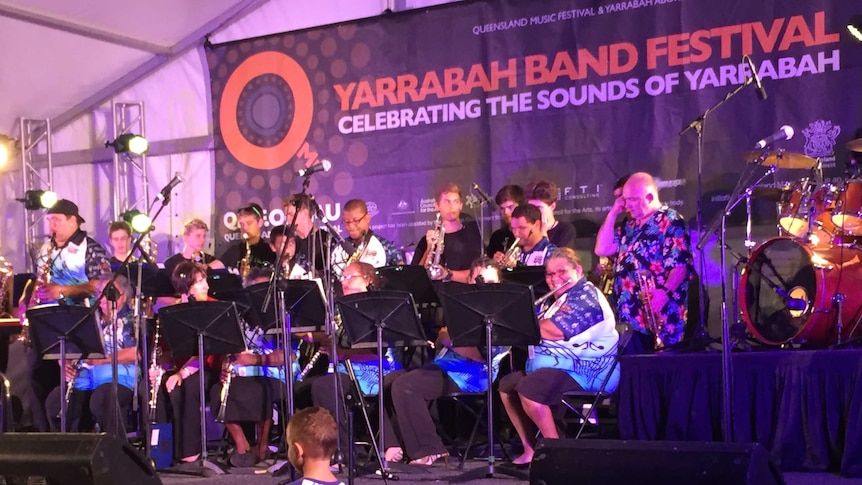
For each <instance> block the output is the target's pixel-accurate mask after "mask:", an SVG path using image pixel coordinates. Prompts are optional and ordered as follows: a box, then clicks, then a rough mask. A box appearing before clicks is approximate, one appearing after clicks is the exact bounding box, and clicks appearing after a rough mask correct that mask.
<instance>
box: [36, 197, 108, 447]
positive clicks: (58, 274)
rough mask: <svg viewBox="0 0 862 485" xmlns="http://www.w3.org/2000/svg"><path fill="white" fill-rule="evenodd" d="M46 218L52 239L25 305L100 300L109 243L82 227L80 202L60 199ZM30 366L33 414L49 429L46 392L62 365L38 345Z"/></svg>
mask: <svg viewBox="0 0 862 485" xmlns="http://www.w3.org/2000/svg"><path fill="white" fill-rule="evenodd" d="M46 212H47V215H46V216H45V219H46V220H47V221H48V230H49V232H50V233H51V240H49V241H47V242H45V244H43V245H42V248H41V249H40V250H39V254H38V255H37V256H36V267H37V272H36V280H35V281H34V282H33V284H34V285H35V288H33V289H32V292H35V295H32V297H29V298H28V297H26V295H29V294H30V293H31V292H30V291H29V290H28V291H27V292H26V293H25V298H24V299H23V300H22V302H23V305H22V311H23V310H24V309H25V308H26V305H27V304H28V303H31V302H32V303H33V304H37V303H38V304H45V303H56V302H59V301H63V302H65V303H68V304H73V305H81V304H83V303H84V301H85V300H87V299H91V300H90V303H93V302H94V301H95V300H94V299H93V297H94V296H95V294H96V284H97V283H98V281H99V278H100V277H101V276H102V273H103V272H104V273H110V271H111V267H110V264H109V263H108V256H107V252H106V251H105V248H103V247H102V245H100V244H99V243H98V242H96V240H95V239H93V238H91V237H89V236H87V233H86V232H85V231H82V230H81V224H83V223H84V218H83V217H81V216H80V215H79V214H78V206H77V205H75V203H74V202H72V201H70V200H66V199H60V200H58V201H57V203H56V204H55V205H54V206H53V207H51V208H50V209H48V210H47V211H46ZM27 367H28V369H27V370H28V374H29V376H30V392H29V393H28V396H27V397H28V399H29V401H30V409H31V412H32V417H33V426H34V427H36V429H38V430H40V431H47V430H48V420H47V416H46V414H45V408H44V404H45V398H46V396H47V395H48V393H49V392H50V391H51V389H52V388H53V387H54V386H56V385H57V384H59V374H60V373H59V370H60V369H59V367H57V364H55V363H53V362H47V361H44V362H43V361H42V359H41V356H40V355H39V354H38V352H36V351H35V350H34V349H29V350H28V351H27Z"/></svg>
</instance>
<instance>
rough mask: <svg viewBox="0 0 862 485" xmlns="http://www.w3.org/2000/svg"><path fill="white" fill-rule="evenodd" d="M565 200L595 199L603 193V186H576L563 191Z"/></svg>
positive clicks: (565, 188) (564, 188)
mask: <svg viewBox="0 0 862 485" xmlns="http://www.w3.org/2000/svg"><path fill="white" fill-rule="evenodd" d="M561 192H562V199H563V200H584V199H595V198H597V197H598V196H599V194H601V192H602V184H596V185H576V186H568V187H563V188H562V189H561Z"/></svg>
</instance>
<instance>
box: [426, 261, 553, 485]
mask: <svg viewBox="0 0 862 485" xmlns="http://www.w3.org/2000/svg"><path fill="white" fill-rule="evenodd" d="M542 269H543V271H544V268H542ZM440 300H441V302H442V304H443V314H444V315H445V316H446V323H447V327H448V329H449V336H450V337H451V338H452V345H453V346H457V347H477V348H480V349H482V348H484V349H485V365H487V367H488V369H487V371H488V390H487V391H486V394H487V395H486V397H485V400H486V403H485V404H486V407H487V411H486V412H487V416H486V417H487V419H488V424H487V427H488V470H487V472H485V473H484V475H479V474H481V473H482V469H481V468H479V469H476V470H472V471H470V472H467V473H465V474H464V475H462V476H461V477H460V478H459V479H458V480H457V481H459V482H460V481H467V480H472V479H474V478H479V477H480V476H484V477H485V478H497V477H495V475H494V461H495V457H494V417H493V400H492V399H493V397H494V394H493V392H492V391H491V388H492V385H493V372H492V368H491V365H492V357H493V356H492V355H491V348H492V346H507V347H508V346H516V345H537V344H538V343H539V342H540V341H541V335H540V333H539V321H538V319H537V317H536V311H535V309H534V306H533V301H534V298H533V290H532V288H531V287H529V286H524V285H522V284H517V283H498V284H488V285H465V284H462V283H453V282H450V283H445V284H444V285H443V290H442V292H441V298H440ZM501 472H502V473H503V474H505V475H510V476H513V477H516V478H525V476H524V475H523V474H522V473H520V472H518V471H515V470H508V469H501Z"/></svg>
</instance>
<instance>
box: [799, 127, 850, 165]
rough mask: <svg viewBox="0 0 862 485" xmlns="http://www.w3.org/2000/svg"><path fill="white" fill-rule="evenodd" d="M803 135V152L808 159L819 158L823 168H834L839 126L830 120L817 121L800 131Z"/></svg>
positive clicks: (839, 131) (839, 132)
mask: <svg viewBox="0 0 862 485" xmlns="http://www.w3.org/2000/svg"><path fill="white" fill-rule="evenodd" d="M802 134H803V135H805V146H804V147H803V151H804V152H805V154H806V155H808V156H809V157H814V158H819V159H820V163H821V166H822V167H823V168H833V167H835V143H836V141H835V140H836V139H837V138H838V135H840V134H841V126H840V125H833V124H832V120H817V121H814V122H811V123H809V124H808V127H807V128H805V129H804V130H802Z"/></svg>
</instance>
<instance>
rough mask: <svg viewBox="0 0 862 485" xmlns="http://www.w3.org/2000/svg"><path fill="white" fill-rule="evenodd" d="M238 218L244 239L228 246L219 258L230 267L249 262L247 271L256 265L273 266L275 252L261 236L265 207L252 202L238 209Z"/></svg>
mask: <svg viewBox="0 0 862 485" xmlns="http://www.w3.org/2000/svg"><path fill="white" fill-rule="evenodd" d="M237 220H238V222H239V229H240V231H241V232H242V234H244V235H245V236H243V239H244V240H240V241H237V242H236V243H234V244H231V245H230V246H228V248H227V249H226V250H225V251H224V252H223V253H222V255H221V257H220V258H219V259H220V260H221V261H222V263H223V264H224V265H225V266H226V267H228V268H238V269H241V268H240V266H242V265H245V263H247V266H248V267H247V268H245V271H248V270H250V269H251V268H255V267H266V266H272V265H273V264H274V263H275V252H273V250H272V249H271V248H270V247H269V244H268V243H267V242H266V241H264V240H263V239H262V238H261V229H262V227H263V209H261V207H260V206H259V205H257V204H250V205H248V206H246V207H243V208H242V209H240V210H238V211H237ZM246 236H248V237H247V238H246ZM246 248H248V249H246Z"/></svg>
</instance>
